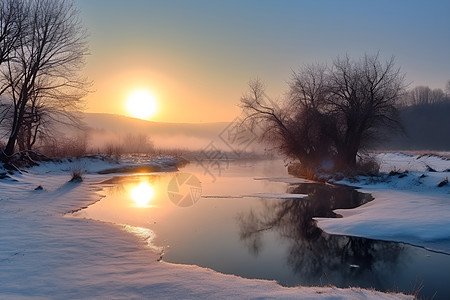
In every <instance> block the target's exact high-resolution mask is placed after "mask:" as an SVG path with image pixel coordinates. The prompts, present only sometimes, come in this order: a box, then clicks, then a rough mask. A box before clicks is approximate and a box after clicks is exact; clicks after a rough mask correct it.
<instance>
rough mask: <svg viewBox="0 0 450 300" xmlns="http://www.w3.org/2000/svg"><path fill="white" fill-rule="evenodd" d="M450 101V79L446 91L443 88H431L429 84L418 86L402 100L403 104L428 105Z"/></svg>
mask: <svg viewBox="0 0 450 300" xmlns="http://www.w3.org/2000/svg"><path fill="white" fill-rule="evenodd" d="M448 102H450V80H449V81H448V82H447V85H446V88H445V91H444V90H442V89H439V88H437V89H431V88H430V87H428V86H417V87H414V88H412V89H411V90H409V91H408V92H407V93H405V95H404V96H403V97H402V99H401V100H400V103H399V104H400V105H401V106H412V105H428V104H439V103H448Z"/></svg>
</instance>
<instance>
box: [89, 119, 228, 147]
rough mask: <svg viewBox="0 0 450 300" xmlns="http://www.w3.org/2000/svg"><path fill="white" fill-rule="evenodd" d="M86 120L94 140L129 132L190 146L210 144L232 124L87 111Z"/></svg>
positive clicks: (161, 143) (170, 144)
mask: <svg viewBox="0 0 450 300" xmlns="http://www.w3.org/2000/svg"><path fill="white" fill-rule="evenodd" d="M84 122H85V123H86V126H87V131H88V134H89V136H90V144H94V145H99V144H102V143H109V142H114V141H116V140H118V139H120V137H123V136H124V135H127V134H134V135H136V134H140V135H146V136H148V137H149V138H150V139H151V140H152V141H153V142H154V143H155V145H156V146H159V147H170V148H189V149H201V148H203V147H205V146H207V145H208V143H209V142H210V141H212V140H214V139H216V138H217V137H218V135H219V134H220V133H221V132H222V131H223V130H224V129H225V128H226V127H227V126H228V125H229V123H227V122H216V123H196V124H193V123H164V122H152V121H146V120H141V119H136V118H130V117H126V116H121V115H114V114H103V113H85V114H84Z"/></svg>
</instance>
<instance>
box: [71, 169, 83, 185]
mask: <svg viewBox="0 0 450 300" xmlns="http://www.w3.org/2000/svg"><path fill="white" fill-rule="evenodd" d="M71 174H72V179H70V180H69V182H82V181H83V170H82V169H81V168H80V167H75V168H72V170H71Z"/></svg>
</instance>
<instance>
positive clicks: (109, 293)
mask: <svg viewBox="0 0 450 300" xmlns="http://www.w3.org/2000/svg"><path fill="white" fill-rule="evenodd" d="M172 162H173V161H172ZM154 164H156V165H158V166H160V167H161V170H166V169H168V170H173V164H172V163H171V161H170V160H159V161H156V162H154ZM117 167H120V165H117V164H116V163H114V162H111V161H102V160H98V159H83V160H72V161H68V160H67V161H64V162H61V163H53V162H48V163H43V164H42V165H41V166H38V167H34V168H31V169H29V170H28V172H26V173H23V174H21V175H18V174H16V175H11V176H10V177H11V178H10V179H3V180H0V282H1V285H0V299H175V298H182V299H199V298H203V299H213V298H214V299H224V298H234V299H251V298H253V299H254V298H260V299H261V298H264V299H266V298H269V299H270V298H272V299H278V298H287V299H289V298H290V299H409V298H411V297H408V296H404V295H396V294H384V293H380V292H375V291H369V290H363V289H359V288H353V289H338V288H333V287H324V288H321V287H298V288H286V287H282V286H280V285H278V284H276V283H275V282H272V281H264V280H250V279H243V278H240V277H237V276H233V275H223V274H219V273H217V272H214V271H212V270H208V269H204V268H200V267H196V266H183V265H174V264H168V263H164V262H158V258H159V256H160V254H159V253H158V252H157V251H155V249H154V248H152V247H148V244H149V242H151V239H152V232H151V231H149V230H145V229H143V228H132V227H129V226H124V225H115V224H109V223H101V222H97V221H93V220H85V219H77V218H71V217H67V216H65V214H66V213H67V212H69V211H72V210H76V209H79V208H81V207H84V206H86V205H89V204H91V203H93V202H95V201H97V200H98V197H99V196H98V194H97V193H96V191H98V187H97V185H96V183H98V182H100V181H102V180H104V179H107V178H110V177H111V175H108V174H98V172H99V171H102V170H105V169H114V168H117ZM76 168H81V169H83V170H84V171H85V172H86V173H85V175H84V178H85V180H84V181H83V182H81V183H69V182H68V181H69V180H70V172H71V170H72V169H76ZM38 186H42V187H43V190H35V188H36V187H38ZM342 220H345V218H344V219H342ZM324 221H325V220H324ZM321 223H322V221H321ZM321 225H322V224H321ZM130 232H132V233H134V234H130Z"/></svg>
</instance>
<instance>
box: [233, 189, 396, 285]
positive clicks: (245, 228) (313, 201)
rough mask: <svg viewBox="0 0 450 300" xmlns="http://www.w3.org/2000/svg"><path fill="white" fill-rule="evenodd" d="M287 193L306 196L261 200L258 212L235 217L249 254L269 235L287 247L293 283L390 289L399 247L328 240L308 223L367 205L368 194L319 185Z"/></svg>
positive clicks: (347, 239)
mask: <svg viewBox="0 0 450 300" xmlns="http://www.w3.org/2000/svg"><path fill="white" fill-rule="evenodd" d="M290 192H291V193H295V194H308V197H307V198H305V199H292V200H270V199H265V200H263V199H262V200H261V201H263V203H264V208H263V209H262V210H261V211H254V210H250V211H249V212H247V213H245V214H241V215H239V216H238V222H239V228H240V239H241V240H242V241H244V242H245V243H246V244H247V245H248V247H249V251H250V252H251V253H252V254H253V255H255V256H257V255H258V254H259V252H260V251H261V249H262V248H263V247H264V243H263V240H264V239H263V237H264V234H265V233H267V232H274V233H276V234H278V235H279V238H280V239H283V240H286V241H288V243H289V246H288V249H289V250H288V253H287V263H288V265H289V266H290V267H291V268H292V269H293V271H294V273H295V274H296V277H297V278H296V280H295V282H296V284H302V285H327V284H333V285H336V286H340V287H347V286H360V287H373V288H376V289H381V290H387V289H391V288H394V286H392V284H393V281H392V278H390V275H389V274H392V271H393V270H394V269H395V268H396V266H397V265H398V261H399V257H400V254H402V252H403V250H404V246H402V245H401V244H398V243H390V242H383V241H376V240H369V239H364V238H356V237H348V236H336V235H329V234H326V233H325V232H323V231H322V230H321V229H320V228H318V227H317V226H316V221H314V220H313V217H340V216H338V215H336V214H335V213H334V212H333V210H334V209H337V208H354V207H357V206H360V205H362V204H364V203H367V202H369V201H371V200H372V199H373V198H372V196H371V195H369V194H363V193H359V192H357V191H356V190H355V189H353V188H349V187H344V186H330V185H324V184H318V183H317V184H316V183H314V184H310V183H307V184H300V185H298V186H296V187H294V188H292V189H291V191H290ZM281 284H288V283H283V282H281ZM291 284H292V283H291Z"/></svg>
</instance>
